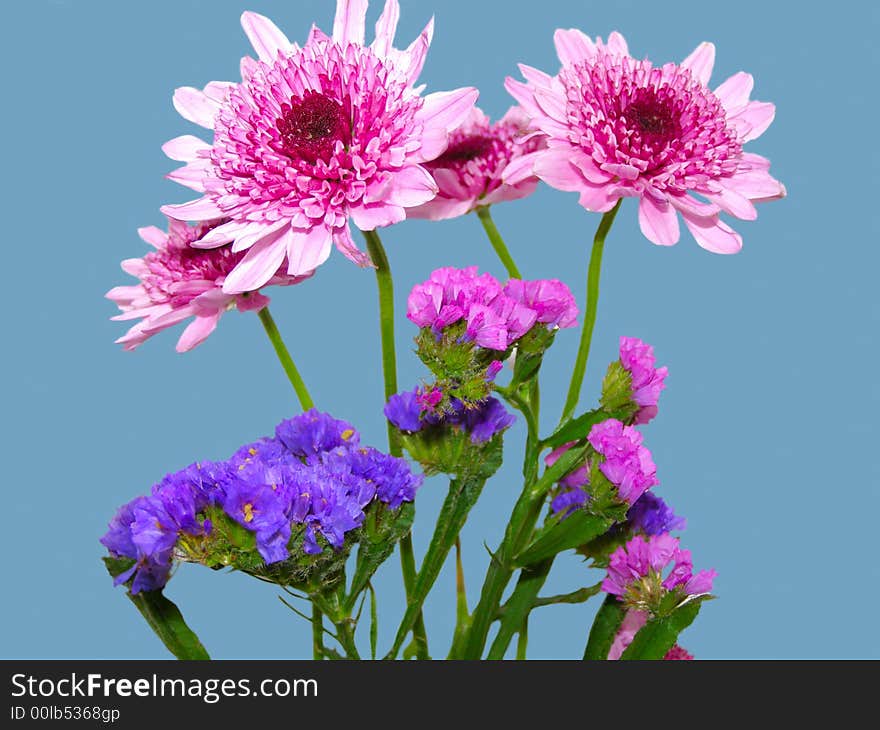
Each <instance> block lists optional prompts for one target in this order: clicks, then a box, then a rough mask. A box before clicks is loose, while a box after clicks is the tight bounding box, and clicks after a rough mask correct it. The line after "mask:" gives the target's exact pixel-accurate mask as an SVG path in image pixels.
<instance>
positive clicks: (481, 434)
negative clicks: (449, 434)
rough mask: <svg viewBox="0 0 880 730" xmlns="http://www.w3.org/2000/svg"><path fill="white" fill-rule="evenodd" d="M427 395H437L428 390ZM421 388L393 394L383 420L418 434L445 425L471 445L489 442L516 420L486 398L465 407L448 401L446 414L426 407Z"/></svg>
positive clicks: (496, 403) (495, 399)
mask: <svg viewBox="0 0 880 730" xmlns="http://www.w3.org/2000/svg"><path fill="white" fill-rule="evenodd" d="M427 390H428V392H434V393H436V392H438V391H437V390H436V389H427ZM424 393H425V391H424V390H423V389H422V388H415V389H414V390H406V391H403V392H401V393H396V394H395V395H392V396H391V398H389V399H388V402H387V403H386V404H385V410H384V413H385V417H386V418H387V419H388V420H389V421H390V422H391V423H392V425H394V426H395V427H396V428H398V429H399V430H401V431H405V432H407V433H418V432H419V431H422V430H424V429H427V428H430V427H432V426H439V425H448V426H452V427H454V428H461V429H463V430H464V431H465V432H467V433H468V434H470V439H471V442H472V443H474V444H482V443H486V442H487V441H489V440H491V438H492V437H493V436H495V435H496V434H498V433H501V432H502V431H504V430H505V429H507V428H510V426H512V425H513V423H514V422H515V421H516V418H515V417H514V416H513V414H511V413H508V411H507V409H506V408H505V407H504V405H503V404H502V403H501V401H499V400H498V399H497V398H492V397H489V398H487V399H486V400H484V401H481V402H479V403H476V404H470V405H468V404H465V403H463V402H462V401H460V400H458V399H457V398H453V399H451V401H450V411H449V412H439V411H436V410H433V409H430V408H425V404H426V398H425V396H424Z"/></svg>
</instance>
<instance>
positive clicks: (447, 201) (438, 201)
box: [406, 186, 504, 221]
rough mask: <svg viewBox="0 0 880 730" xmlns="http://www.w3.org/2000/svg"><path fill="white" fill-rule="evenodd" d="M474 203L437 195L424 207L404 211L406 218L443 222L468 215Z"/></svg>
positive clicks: (487, 202)
mask: <svg viewBox="0 0 880 730" xmlns="http://www.w3.org/2000/svg"><path fill="white" fill-rule="evenodd" d="M502 187H504V186H502ZM474 202H475V201H473V200H459V199H458V198H446V197H442V196H439V195H438V196H437V197H436V198H434V199H433V200H431V201H428V202H427V203H425V204H424V205H420V206H418V207H417V208H409V209H408V210H407V211H406V217H407V218H423V219H426V220H429V221H445V220H449V219H451V218H458V217H459V216H462V215H464V214H465V213H468V212H469V211H470V209H471V208H472V207H473V205H474ZM483 202H485V203H486V204H487V205H488V204H489V201H488V200H486V201H481V203H483Z"/></svg>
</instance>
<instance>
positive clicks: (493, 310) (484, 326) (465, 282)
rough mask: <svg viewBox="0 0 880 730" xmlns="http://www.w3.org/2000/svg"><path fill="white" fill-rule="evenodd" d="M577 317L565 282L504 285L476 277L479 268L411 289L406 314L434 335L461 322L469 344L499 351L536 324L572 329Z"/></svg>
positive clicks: (437, 274)
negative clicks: (472, 343) (463, 324)
mask: <svg viewBox="0 0 880 730" xmlns="http://www.w3.org/2000/svg"><path fill="white" fill-rule="evenodd" d="M577 314H578V310H577V305H576V304H575V301H574V297H573V296H572V294H571V291H570V290H569V288H568V287H567V286H566V285H565V284H563V283H562V282H561V281H558V280H555V279H554V280H540V281H520V280H518V279H511V280H510V281H509V282H507V284H505V285H504V286H502V285H501V283H500V282H499V281H498V280H497V279H496V278H495V277H494V276H492V275H491V274H477V267H476V266H470V267H468V268H465V269H455V268H443V269H437V270H436V271H434V272H432V273H431V276H430V278H429V279H428V280H427V281H425V282H424V283H422V284H417V285H416V286H414V287H413V288H412V291H411V292H410V294H409V299H408V300H407V310H406V316H407V317H408V318H409V320H410V321H411V322H413V323H414V324H415V325H417V326H418V327H421V328H429V329H431V330H432V331H433V332H434V333H435V334H439V333H440V332H442V331H443V329H445V328H446V327H449V326H450V325H453V324H456V323H458V322H462V321H463V322H464V323H465V325H466V327H465V330H464V335H463V337H464V339H465V340H466V341H470V342H474V343H475V344H476V345H478V346H479V347H482V348H486V349H490V350H497V351H499V352H504V351H505V350H507V349H509V348H510V347H511V346H512V345H513V344H514V343H515V342H516V341H517V340H519V339H520V338H522V337H523V336H524V335H525V334H526V333H527V332H528V331H529V330H530V329H531V328H532V327H533V326H534V325H535V324H536V323H541V324H544V325H546V326H547V327H548V328H550V329H554V328H566V327H573V326H574V325H575V324H576V320H577Z"/></svg>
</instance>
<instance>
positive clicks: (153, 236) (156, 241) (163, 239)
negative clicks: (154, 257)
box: [138, 226, 168, 250]
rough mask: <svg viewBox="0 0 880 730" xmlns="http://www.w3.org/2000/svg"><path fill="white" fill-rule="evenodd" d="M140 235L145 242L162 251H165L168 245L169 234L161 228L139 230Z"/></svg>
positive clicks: (151, 227)
mask: <svg viewBox="0 0 880 730" xmlns="http://www.w3.org/2000/svg"><path fill="white" fill-rule="evenodd" d="M138 235H139V236H140V237H141V239H142V240H143V241H144V242H146V243H149V244H150V245H151V246H153V247H154V248H158V249H160V250H162V249H164V248H165V245H166V244H167V243H168V234H167V233H165V231H163V230H162V229H161V228H156V226H146V227H144V228H138Z"/></svg>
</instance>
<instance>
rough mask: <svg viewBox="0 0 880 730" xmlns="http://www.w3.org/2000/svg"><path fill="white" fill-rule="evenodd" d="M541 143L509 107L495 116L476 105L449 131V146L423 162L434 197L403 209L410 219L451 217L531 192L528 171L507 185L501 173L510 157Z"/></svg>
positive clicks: (521, 116)
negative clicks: (432, 181)
mask: <svg viewBox="0 0 880 730" xmlns="http://www.w3.org/2000/svg"><path fill="white" fill-rule="evenodd" d="M543 146H544V140H543V136H542V135H540V134H535V133H534V130H532V129H530V128H529V118H528V116H527V115H526V114H525V113H524V112H523V110H522V109H520V108H519V107H511V108H510V109H509V110H508V112H507V114H505V115H504V116H503V117H502V118H501V120H500V121H498V122H495V124H491V123H490V122H489V117H487V116H486V115H485V114H483V112H481V111H480V110H479V109H477V108H476V107H475V108H474V109H472V110H471V113H470V115H469V116H468V118H467V120H466V121H465V123H464V124H462V126H461V127H459V128H458V129H456V130H455V131H454V132H452V134H451V135H450V136H449V147H447V148H446V152H444V153H443V154H442V155H440V157H438V158H437V159H436V160H432V161H431V162H428V163H426V164H425V167H426V168H427V169H428V170H429V171H430V173H431V174H432V175H433V176H434V179H435V180H436V181H437V185H438V187H439V189H440V190H439V192H438V193H437V197H436V198H434V199H433V200H430V201H428V202H427V203H425V204H424V205H420V206H419V207H418V208H414V209H413V210H411V211H409V212H408V213H407V215H408V216H409V217H411V218H430V219H431V220H444V219H447V218H457V217H458V216H460V215H464V214H465V213H469V212H470V211H472V210H474V209H475V208H477V207H478V206H481V205H494V204H495V203H501V202H504V201H506V200H518V199H519V198H524V197H526V196H527V195H531V194H532V193H533V192H534V191H535V188H536V187H537V185H538V178H537V177H535V176H534V175H533V176H531V177H526V178H524V179H523V180H521V181H519V182H517V183H516V185H508V184H507V183H505V182H503V181H502V173H503V172H504V170H505V168H506V167H507V166H508V165H509V164H510V163H511V162H512V161H513V160H515V159H517V158H519V157H522V156H523V155H526V154H529V153H531V152H534V151H536V150H538V149H540V148H541V147H543Z"/></svg>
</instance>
